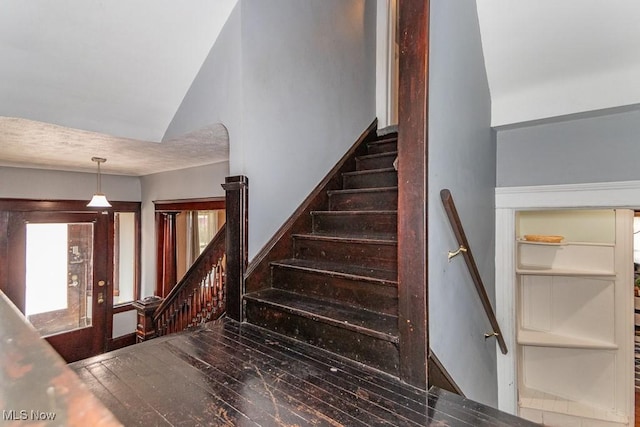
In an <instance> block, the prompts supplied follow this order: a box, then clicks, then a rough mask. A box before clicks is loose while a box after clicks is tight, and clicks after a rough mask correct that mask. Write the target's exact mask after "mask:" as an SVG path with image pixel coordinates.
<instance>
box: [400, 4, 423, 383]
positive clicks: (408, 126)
mask: <svg viewBox="0 0 640 427" xmlns="http://www.w3.org/2000/svg"><path fill="white" fill-rule="evenodd" d="M398 27H399V28H398V34H399V38H400V40H399V45H400V57H399V76H398V77H399V88H398V303H399V306H398V308H399V319H398V321H399V332H400V377H401V378H402V380H404V381H405V382H407V383H409V384H411V385H414V386H416V387H420V388H422V389H426V387H427V385H428V378H427V375H428V374H427V355H428V348H429V341H428V338H429V337H428V335H429V324H428V316H427V310H428V293H427V279H428V276H427V190H428V187H427V135H428V134H427V119H428V90H427V89H428V84H429V78H428V62H429V1H428V0H399V2H398Z"/></svg>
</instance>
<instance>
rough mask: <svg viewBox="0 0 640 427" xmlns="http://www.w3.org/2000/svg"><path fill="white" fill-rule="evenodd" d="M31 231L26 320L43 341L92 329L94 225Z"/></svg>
mask: <svg viewBox="0 0 640 427" xmlns="http://www.w3.org/2000/svg"><path fill="white" fill-rule="evenodd" d="M26 228H27V229H26V278H25V279H26V283H25V284H26V289H25V315H26V316H27V318H28V319H29V321H30V322H31V323H32V324H33V326H34V327H35V328H36V329H37V330H38V332H40V334H41V335H42V336H48V335H53V334H58V333H61V332H69V331H72V330H75V329H80V328H85V327H89V326H91V325H92V306H93V304H92V284H93V236H94V224H93V223H28V224H26Z"/></svg>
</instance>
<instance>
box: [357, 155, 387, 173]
mask: <svg viewBox="0 0 640 427" xmlns="http://www.w3.org/2000/svg"><path fill="white" fill-rule="evenodd" d="M396 156H397V153H389V154H387V155H385V156H380V157H362V158H360V157H358V158H356V170H359V171H363V170H372V169H384V168H392V167H393V161H394V160H395V159H396Z"/></svg>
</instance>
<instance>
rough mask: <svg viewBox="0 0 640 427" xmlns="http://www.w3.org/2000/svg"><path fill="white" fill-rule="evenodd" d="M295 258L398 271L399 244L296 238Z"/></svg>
mask: <svg viewBox="0 0 640 427" xmlns="http://www.w3.org/2000/svg"><path fill="white" fill-rule="evenodd" d="M293 247H294V254H295V258H299V259H305V260H313V261H323V262H337V263H344V264H349V265H355V266H358V267H366V268H374V269H379V270H389V271H397V268H398V262H397V254H398V248H397V245H389V244H373V243H352V242H332V241H324V240H313V239H305V238H295V239H294V244H293Z"/></svg>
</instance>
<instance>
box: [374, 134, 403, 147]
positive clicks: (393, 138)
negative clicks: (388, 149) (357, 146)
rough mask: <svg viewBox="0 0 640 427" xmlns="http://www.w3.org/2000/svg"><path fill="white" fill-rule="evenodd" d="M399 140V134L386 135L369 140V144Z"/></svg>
mask: <svg viewBox="0 0 640 427" xmlns="http://www.w3.org/2000/svg"><path fill="white" fill-rule="evenodd" d="M397 141H398V136H397V135H395V136H385V137H381V138H378V139H376V140H374V141H369V142H367V145H376V144H388V143H390V142H397Z"/></svg>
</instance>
